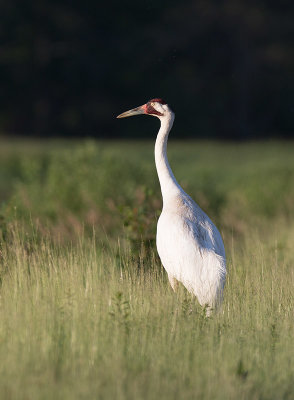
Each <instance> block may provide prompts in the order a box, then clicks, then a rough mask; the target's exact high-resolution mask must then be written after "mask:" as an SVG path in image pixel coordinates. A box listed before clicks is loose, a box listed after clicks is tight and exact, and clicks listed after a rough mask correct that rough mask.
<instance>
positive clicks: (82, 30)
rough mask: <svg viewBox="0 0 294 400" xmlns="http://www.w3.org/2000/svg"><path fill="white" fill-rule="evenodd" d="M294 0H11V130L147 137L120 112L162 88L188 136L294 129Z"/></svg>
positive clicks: (5, 50)
mask: <svg viewBox="0 0 294 400" xmlns="http://www.w3.org/2000/svg"><path fill="white" fill-rule="evenodd" d="M292 4H293V2H291V1H288V2H286V1H280V2H279V1H265V0H256V1H248V0H228V1H219V0H200V1H195V0H186V1H175V0H169V1H158V0H157V1H154V0H152V1H145V0H142V1H137V0H129V1H119V0H108V1H104V2H101V1H97V0H96V1H92V0H89V1H84V2H81V1H77V0H71V1H66V0H58V1H54V0H41V1H34V0H27V1H6V2H4V1H2V2H1V5H0V13H1V24H0V34H1V41H0V77H1V78H0V79H1V89H0V90H1V96H0V105H1V107H0V131H1V133H5V134H7V133H12V134H22V135H34V136H48V135H50V136H51V135H58V136H94V137H105V138H106V137H107V138H111V137H146V136H148V135H149V133H150V132H152V133H153V132H154V129H155V125H154V121H153V122H152V121H151V118H149V119H148V118H146V119H145V121H144V122H143V121H142V119H141V118H139V117H138V118H136V119H134V120H132V123H131V122H130V121H128V122H126V121H117V120H116V119H115V118H114V116H115V115H116V114H118V113H120V112H122V111H125V110H126V109H129V108H132V107H135V106H138V105H140V104H143V103H144V102H145V101H147V100H148V99H149V98H152V97H162V98H164V99H165V100H166V101H167V102H168V103H169V104H170V105H171V106H172V108H174V110H175V111H176V114H177V119H176V129H175V132H174V135H175V136H176V137H184V136H185V137H187V136H191V137H209V138H212V137H214V138H233V139H250V138H258V137H291V136H292V135H293V132H294V129H293V128H294V127H293V125H294V124H293V110H294V104H293V99H294V96H293V93H294V76H293V67H294V53H293V47H292V45H293V42H292V39H293V26H294V23H293V16H294V15H293V5H292ZM147 120H148V121H147Z"/></svg>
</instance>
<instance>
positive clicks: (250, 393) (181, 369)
mask: <svg viewBox="0 0 294 400" xmlns="http://www.w3.org/2000/svg"><path fill="white" fill-rule="evenodd" d="M7 146H8V149H6V151H5V157H3V158H2V159H1V161H0V164H1V163H2V167H1V168H2V169H1V170H2V176H5V174H6V177H9V176H10V180H9V179H6V178H5V179H3V180H2V187H1V190H0V191H2V192H3V193H4V192H5V196H3V198H4V197H5V198H6V200H5V203H3V206H2V222H1V224H2V225H1V229H2V231H1V232H2V234H1V238H0V321H1V323H0V357H1V364H0V398H1V399H2V398H3V399H8V400H9V399H33V400H34V399H53V398H54V399H63V400H67V399H95V398H99V399H100V398H101V399H116V398H117V399H128V400H129V399H136V400H137V399H144V400H145V399H152V400H153V399H158V398H160V399H163V400H164V399H204V400H205V399H236V398H239V399H248V398H250V399H292V398H293V393H294V383H293V382H294V381H293V373H294V362H293V360H294V346H293V340H294V297H293V287H294V268H293V266H294V252H293V240H294V230H293V215H294V214H292V211H293V208H292V207H293V204H292V200H293V196H292V194H293V187H294V185H292V186H291V183H293V181H292V180H293V171H292V170H291V168H292V167H293V164H294V161H293V157H290V150H292V149H290V148H289V145H282V144H277V143H276V144H258V145H254V144H249V145H244V147H242V146H240V147H239V146H233V145H226V146H216V145H213V144H201V143H200V144H199V143H195V144H194V149H191V144H190V147H189V146H187V145H184V144H174V147H173V146H171V147H172V148H171V149H170V150H171V157H170V158H171V159H172V161H171V163H172V164H173V165H174V166H175V168H174V170H175V171H176V170H177V173H176V174H177V176H179V180H180V182H181V184H182V185H183V186H185V187H186V188H187V189H190V190H189V192H190V193H191V194H192V195H193V197H194V198H196V199H197V198H200V202H202V206H203V207H204V208H205V209H206V211H208V212H209V210H210V211H211V212H210V214H211V213H212V214H213V215H214V218H216V219H217V220H218V225H219V227H220V228H221V230H222V232H223V234H224V237H225V246H226V251H227V255H228V279H227V284H226V288H225V299H224V304H223V307H222V309H221V311H220V312H219V313H218V314H215V315H213V316H212V317H210V318H207V317H206V316H205V313H204V312H203V310H202V309H201V308H200V307H199V305H198V304H197V302H196V300H195V299H194V298H193V297H191V296H190V295H189V294H188V293H187V292H186V290H185V289H184V288H183V287H180V288H179V290H178V292H177V293H176V294H175V293H173V291H172V290H171V289H170V287H169V284H168V282H167V279H166V274H165V272H164V271H163V269H162V267H161V265H160V263H159V260H158V258H157V256H156V251H155V248H154V245H153V242H152V238H151V237H150V232H152V231H153V229H154V224H155V221H156V209H157V207H158V204H157V203H156V201H157V197H159V192H158V187H157V185H158V184H157V181H155V182H153V179H156V176H155V174H154V171H153V162H152V158H150V160H149V155H148V152H147V155H146V152H145V147H144V146H146V144H144V143H141V144H134V143H133V144H132V143H131V144H129V146H130V148H132V149H133V154H134V157H130V156H129V161H128V164H126V167H125V172H124V171H122V174H121V175H120V174H119V173H117V175H115V173H114V172H113V174H114V175H111V173H110V171H115V168H116V167H115V166H113V165H112V163H111V162H110V161H109V163H108V162H107V159H108V158H109V160H113V159H117V160H119V157H118V154H119V149H120V150H121V149H127V148H128V145H127V144H123V145H122V144H119V145H117V144H115V143H114V144H111V145H110V144H109V145H105V144H98V145H96V144H95V143H87V144H86V145H84V144H81V145H77V147H73V148H71V149H67V148H66V147H67V146H65V147H62V146H60V147H58V146H59V145H58V143H57V144H53V145H51V147H50V148H49V149H44V148H43V147H42V146H40V147H39V148H38V147H35V148H33V149H31V147H29V149H31V150H30V151H32V152H33V153H32V154H30V157H31V160H30V161H29V159H28V158H27V156H26V155H25V154H23V153H21V152H20V154H17V153H16V152H15V150H14V151H13V150H12V149H11V147H9V145H7ZM55 146H56V147H55ZM96 146H97V147H96ZM147 147H148V151H149V149H150V151H152V146H151V145H150V144H147ZM236 149H237V150H238V154H236V153H235V150H236ZM192 150H193V151H192ZM233 150H234V151H233ZM28 151H29V150H28ZM9 152H10V153H9ZM185 152H186V156H187V159H185V157H180V156H179V155H178V154H180V153H185ZM71 153H73V154H71ZM92 153H93V155H92V158H91V156H90V155H91V154H92ZM66 154H68V159H66V157H65V155H66ZM192 154H193V157H194V154H196V155H195V160H196V161H195V163H196V166H194V159H193V160H192V159H191V157H192ZM230 154H231V156H229V155H230ZM70 155H72V161H73V164H71V161H70ZM97 156H98V157H97ZM196 156H197V157H196ZM13 157H14V160H15V162H12V161H11V160H12V159H13ZM64 157H65V161H64V160H63V158H64ZM124 157H126V156H122V158H123V159H124ZM140 158H141V160H140ZM24 160H25V161H24ZM44 160H45V161H44ZM140 161H141V163H142V165H143V166H142V167H140V165H141V164H140ZM26 163H27V166H26V167H24V165H26ZM117 163H118V166H117V168H118V170H117V171H119V170H123V167H122V165H123V164H119V161H117ZM96 164H97V165H98V164H99V168H100V172H99V170H98V171H94V170H93V171H92V169H93V168H94V166H95V165H96ZM18 165H19V166H18ZM30 165H31V166H30ZM66 165H68V166H67V167H66ZM219 165H222V168H220V167H219ZM20 166H21V167H20ZM29 166H30V167H29ZM70 166H71V168H70ZM103 166H104V168H105V169H106V170H105V171H104V170H103ZM134 166H137V171H134V174H133V175H132V169H133V168H134ZM26 168H27V169H30V168H31V169H32V171H31V172H30V173H28V172H27V170H26ZM66 168H68V169H66ZM79 169H80V170H79ZM101 169H102V170H103V171H101ZM77 170H79V171H78V172H77V173H76V171H77ZM293 170H294V169H293ZM8 171H10V172H9V173H8ZM52 171H54V172H52ZM70 171H71V173H72V175H71V176H70ZM127 172H128V173H129V174H131V175H130V176H129V175H128V173H127ZM62 174H63V175H62ZM101 174H102V175H103V174H104V176H107V177H108V178H107V179H106V178H103V179H106V181H105V186H103V185H104V183H103V182H104V180H103V179H102V178H101V176H100V175H101ZM108 174H110V175H108ZM67 175H68V179H69V182H67V179H66V177H67ZM88 175H89V177H88ZM215 176H216V177H217V179H216V178H215ZM95 177H96V178H97V179H98V182H100V188H101V190H102V192H101V193H100V194H99V196H101V197H99V196H98V197H97V204H94V199H95V196H96V194H97V195H98V192H99V185H98V188H97V187H96V186H95V184H93V182H92V184H90V181H91V180H92V179H94V178H95ZM59 178H60V180H59ZM99 179H100V181H99ZM109 179H110V181H108V180H109ZM193 179H195V181H194V180H193ZM81 180H82V181H81ZM144 180H145V182H147V183H146V186H145V188H140V187H141V186H140V185H142V184H143V181H144ZM94 181H95V179H94ZM101 182H102V183H101ZM149 184H150V187H149ZM92 185H93V187H92ZM58 187H59V190H58ZM138 187H139V189H138ZM146 188H148V189H146ZM41 189H42V190H45V192H44V193H41ZM149 189H152V191H153V192H151V193H150V192H148V190H149ZM75 191H76V192H77V196H79V197H78V198H79V199H80V201H81V208H75V206H73V205H71V203H70V197H67V196H69V194H70V193H72V196H74V194H75ZM59 192H60V197H58V193H59ZM125 192H126V193H125ZM193 193H194V194H193ZM82 194H83V195H82ZM83 196H84V197H83ZM103 196H105V198H106V199H107V198H108V203H107V201H105V199H104V198H103ZM116 196H118V197H116ZM91 202H93V204H94V205H93V212H95V215H96V214H97V215H99V218H98V219H97V220H95V221H94V223H92V225H91V224H90V222H87V221H86V220H85V216H86V215H87V207H89V204H91ZM106 203H107V204H106ZM262 204H264V208H263V207H262ZM159 206H160V204H159ZM48 207H49V209H50V210H51V211H50V212H48ZM67 207H68V208H67ZM103 207H104V208H103ZM52 210H53V211H52ZM65 210H66V211H67V212H65ZM69 217H70V218H73V219H74V222H72V223H69V222H68V221H69V220H68V218H69ZM70 218H69V219H70ZM225 221H226V222H225ZM92 222H93V221H92ZM87 224H88V226H87ZM93 225H94V229H93ZM123 225H125V227H124V228H123ZM75 226H76V230H74V229H73V228H74V227H75ZM71 228H72V229H71ZM145 232H147V234H146V237H145V236H144V235H145ZM58 235H59V240H56V237H57V236H58ZM125 237H129V240H124V238H125ZM144 239H146V240H144Z"/></svg>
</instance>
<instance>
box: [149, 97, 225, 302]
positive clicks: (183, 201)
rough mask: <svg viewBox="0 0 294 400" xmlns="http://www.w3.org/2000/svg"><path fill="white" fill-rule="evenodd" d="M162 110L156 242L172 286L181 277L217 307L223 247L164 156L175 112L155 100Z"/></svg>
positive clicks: (201, 298) (222, 275)
mask: <svg viewBox="0 0 294 400" xmlns="http://www.w3.org/2000/svg"><path fill="white" fill-rule="evenodd" d="M154 108H155V109H156V110H158V111H159V112H161V113H162V115H161V116H158V118H159V119H160V121H161V127H160V130H159V132H158V135H157V139H156V144H155V163H156V169H157V173H158V177H159V181H160V186H161V192H162V198H163V209H162V213H161V215H160V218H159V220H158V224H157V236H156V244H157V250H158V254H159V256H160V259H161V262H162V264H163V266H164V268H165V269H166V271H167V273H168V278H169V281H170V283H171V286H172V288H173V289H175V285H176V283H177V281H180V282H181V283H182V284H183V285H184V286H185V287H186V289H187V290H188V291H189V292H190V293H192V294H194V295H195V296H196V297H197V299H198V300H199V303H200V304H201V305H202V306H205V305H207V306H208V309H209V308H216V307H217V306H218V305H219V304H220V303H221V301H222V296H223V288H224V284H225V279H226V259H225V249H224V245H223V241H222V238H221V235H220V233H219V231H218V230H217V228H216V227H215V225H214V224H213V223H212V221H211V220H210V219H209V217H208V216H207V215H206V214H205V213H204V212H203V211H202V210H201V209H200V207H199V206H198V205H197V204H196V203H195V202H194V201H193V200H192V199H191V197H190V196H188V195H187V193H185V192H184V190H183V189H182V188H181V186H180V185H179V184H178V183H177V181H176V179H175V177H174V175H173V173H172V171H171V168H170V166H169V163H168V160H167V154H166V150H167V139H168V134H169V131H170V129H171V127H172V125H173V121H174V114H173V112H172V111H171V110H170V109H169V107H168V106H167V105H162V104H155V106H154Z"/></svg>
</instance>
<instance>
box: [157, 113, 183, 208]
mask: <svg viewBox="0 0 294 400" xmlns="http://www.w3.org/2000/svg"><path fill="white" fill-rule="evenodd" d="M174 118H175V115H174V113H172V112H171V113H169V114H167V115H165V116H164V117H162V118H160V123H161V126H160V129H159V131H158V134H157V138H156V142H155V165H156V169H157V174H158V178H159V183H160V187H161V193H162V199H163V205H165V204H166V203H168V201H169V200H170V199H172V198H174V197H175V196H177V195H178V194H179V193H180V192H182V191H183V189H182V188H181V186H180V185H179V184H178V182H177V180H176V178H175V176H174V174H173V172H172V170H171V167H170V165H169V163H168V159H167V153H166V151H167V139H168V134H169V132H170V130H171V128H172V126H173V122H174Z"/></svg>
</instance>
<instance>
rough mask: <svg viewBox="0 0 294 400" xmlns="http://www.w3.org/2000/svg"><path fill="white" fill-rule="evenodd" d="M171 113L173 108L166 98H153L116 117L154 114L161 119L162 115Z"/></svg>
mask: <svg viewBox="0 0 294 400" xmlns="http://www.w3.org/2000/svg"><path fill="white" fill-rule="evenodd" d="M171 113H172V111H171V109H170V108H169V106H168V105H167V104H166V102H165V101H164V100H162V99H152V100H149V101H148V102H147V103H146V104H143V105H142V106H140V107H136V108H133V109H132V110H129V111H126V112H124V113H122V114H120V115H118V116H117V117H116V118H126V117H132V116H133V115H139V114H146V115H152V116H153V117H158V118H159V119H160V118H161V117H164V116H165V115H167V114H171Z"/></svg>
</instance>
